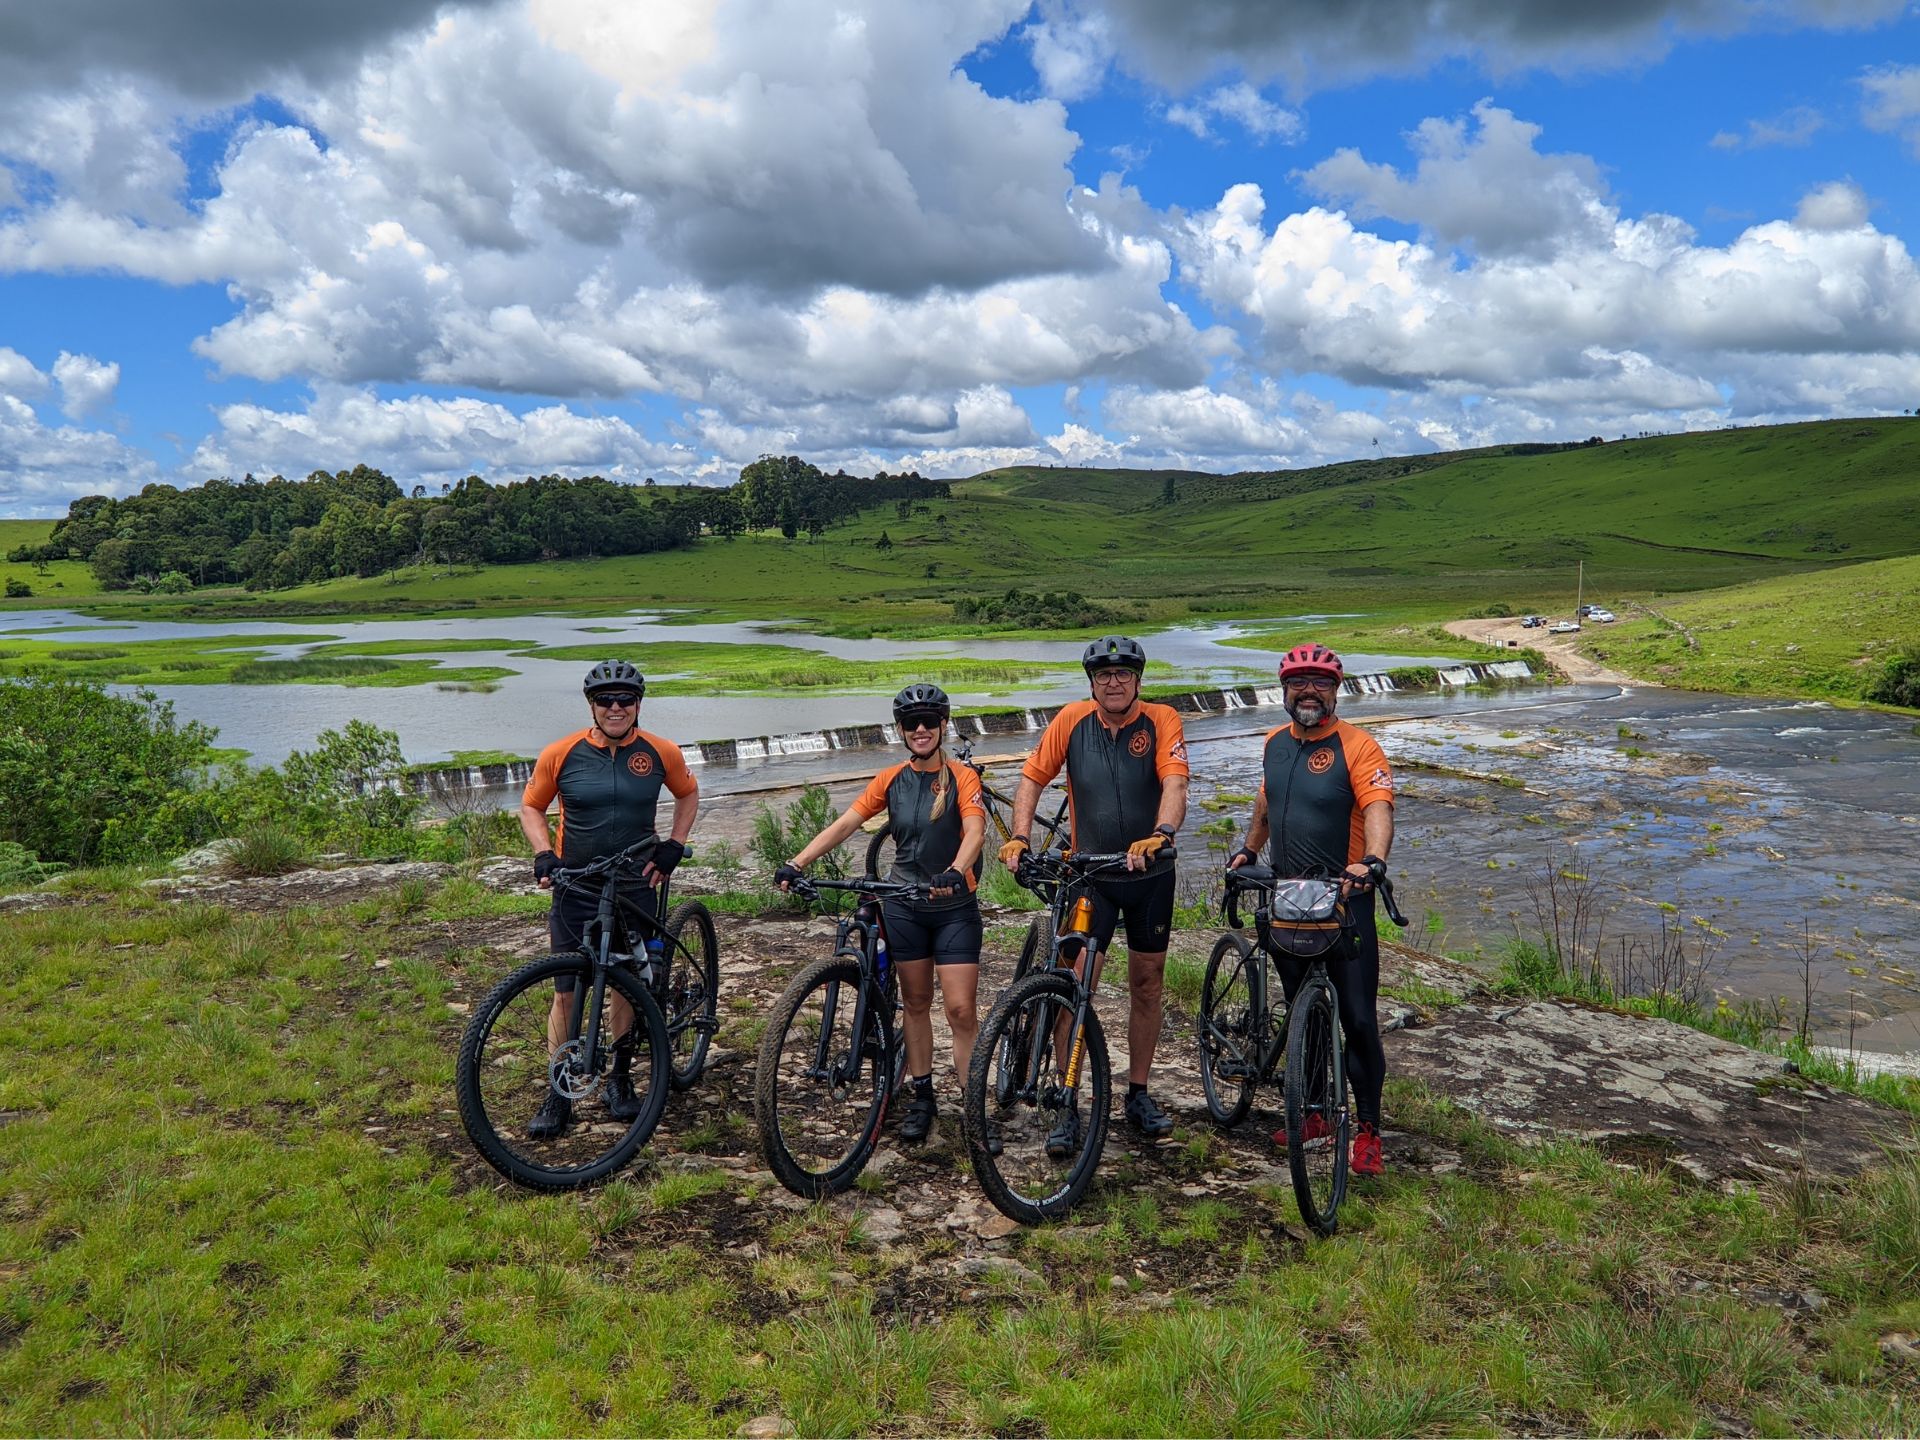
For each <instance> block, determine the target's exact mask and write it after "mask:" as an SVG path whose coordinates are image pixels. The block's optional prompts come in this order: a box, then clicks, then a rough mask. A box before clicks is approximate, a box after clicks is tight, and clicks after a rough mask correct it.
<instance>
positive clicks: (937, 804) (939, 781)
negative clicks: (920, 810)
mask: <svg viewBox="0 0 1920 1440" xmlns="http://www.w3.org/2000/svg"><path fill="white" fill-rule="evenodd" d="M933 758H934V759H935V760H936V761H938V762H939V765H940V768H939V769H938V770H936V771H934V772H933V808H932V809H931V810H929V811H928V812H927V818H928V819H929V820H938V819H939V818H940V817H941V816H942V815H944V814H946V813H947V796H948V793H949V792H950V791H951V790H952V789H953V771H952V769H951V768H950V767H949V766H948V764H947V742H946V741H945V740H944V739H942V740H941V742H940V743H939V745H937V746H936V747H935V748H934V752H933Z"/></svg>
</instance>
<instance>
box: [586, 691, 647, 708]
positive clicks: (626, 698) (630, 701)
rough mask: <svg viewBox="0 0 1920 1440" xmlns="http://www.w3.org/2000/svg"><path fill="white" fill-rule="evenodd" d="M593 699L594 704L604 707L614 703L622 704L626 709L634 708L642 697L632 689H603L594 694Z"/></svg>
mask: <svg viewBox="0 0 1920 1440" xmlns="http://www.w3.org/2000/svg"><path fill="white" fill-rule="evenodd" d="M592 699H593V703H594V704H596V705H598V706H600V707H602V708H603V709H604V708H607V707H609V706H613V705H618V706H621V707H622V708H624V709H632V708H633V707H634V706H635V705H638V704H639V703H640V697H639V696H638V695H636V694H634V693H633V691H631V690H602V691H600V692H599V693H598V694H596V695H594V696H593V697H592Z"/></svg>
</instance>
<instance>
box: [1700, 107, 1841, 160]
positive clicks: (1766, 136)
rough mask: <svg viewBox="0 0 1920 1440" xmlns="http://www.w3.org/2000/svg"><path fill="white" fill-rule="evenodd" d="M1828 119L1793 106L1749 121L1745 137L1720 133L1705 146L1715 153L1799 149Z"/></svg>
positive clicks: (1807, 142)
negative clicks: (1766, 117) (1716, 151)
mask: <svg viewBox="0 0 1920 1440" xmlns="http://www.w3.org/2000/svg"><path fill="white" fill-rule="evenodd" d="M1826 124H1827V118H1826V116H1824V115H1822V114H1821V113H1820V112H1819V111H1818V110H1815V109H1814V108H1813V107H1812V106H1810V105H1795V106H1793V107H1792V108H1791V109H1788V110H1783V111H1781V112H1780V113H1779V114H1778V115H1775V116H1773V117H1772V118H1770V119H1766V120H1749V121H1747V129H1746V133H1745V134H1741V133H1739V132H1737V131H1733V130H1722V131H1721V132H1720V133H1719V134H1717V135H1715V136H1714V137H1713V139H1712V140H1711V141H1709V142H1708V143H1709V144H1710V145H1712V146H1713V148H1714V149H1716V150H1765V149H1768V148H1770V147H1772V146H1787V147H1790V148H1794V149H1798V148H1800V147H1802V146H1805V145H1809V144H1811V143H1812V141H1813V137H1814V136H1815V135H1817V134H1819V133H1820V132H1821V131H1822V130H1824V129H1825V128H1826Z"/></svg>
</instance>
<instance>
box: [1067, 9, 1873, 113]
mask: <svg viewBox="0 0 1920 1440" xmlns="http://www.w3.org/2000/svg"><path fill="white" fill-rule="evenodd" d="M1059 7H1060V12H1061V18H1060V20H1059V21H1058V22H1056V23H1060V24H1071V23H1073V22H1074V19H1075V17H1084V16H1088V15H1095V14H1097V15H1101V16H1103V17H1105V19H1106V20H1107V22H1108V25H1109V31H1110V34H1111V37H1112V47H1113V52H1114V56H1115V60H1116V63H1118V64H1120V65H1122V66H1124V67H1125V68H1127V69H1129V70H1131V71H1133V72H1134V73H1136V74H1139V75H1142V76H1145V77H1146V78H1148V79H1150V80H1152V81H1154V82H1155V83H1157V84H1160V85H1163V86H1166V87H1168V88H1169V89H1171V90H1174V91H1176V92H1183V91H1185V90H1187V89H1189V88H1191V87H1192V86H1193V85H1195V84H1197V83H1199V82H1201V81H1203V80H1205V79H1206V78H1207V77H1209V76H1212V75H1215V74H1221V73H1230V72H1239V73H1241V74H1244V75H1246V76H1247V77H1248V78H1249V79H1252V80H1255V81H1264V80H1268V79H1281V80H1284V81H1286V82H1287V83H1288V84H1289V85H1291V86H1292V87H1293V88H1294V89H1295V90H1296V91H1300V92H1305V91H1307V90H1311V89H1314V88H1318V87H1322V86H1326V85H1331V84H1336V83H1339V82H1342V81H1346V80H1351V79H1354V78H1357V77H1361V76H1371V75H1378V74H1382V73H1396V72H1411V71H1418V70H1422V69H1425V68H1427V67H1428V66H1431V65H1433V64H1435V63H1437V62H1439V61H1442V60H1445V59H1450V58H1456V57H1466V58H1471V59H1475V60H1478V61H1480V62H1481V63H1483V64H1485V65H1487V66H1488V67H1489V68H1491V69H1493V70H1494V71H1496V72H1502V71H1508V70H1513V69H1518V68H1525V67H1531V66H1545V67H1550V68H1554V69H1562V70H1570V69H1577V68H1583V67H1591V66H1611V65H1617V64H1621V63H1624V62H1627V61H1630V60H1642V59H1646V58H1650V57H1654V56H1658V55H1660V54H1662V53H1664V52H1665V50H1666V49H1667V48H1668V46H1669V45H1670V44H1671V43H1672V41H1673V39H1674V38H1675V37H1677V36H1682V35H1722V34H1729V33H1734V32H1737V31H1741V30H1748V29H1756V28H1772V27H1785V26H1793V25H1800V26H1812V27H1819V28H1830V29H1837V28H1851V27H1856V26H1865V25H1873V24H1878V23H1882V22H1886V21H1891V20H1894V19H1896V18H1897V17H1898V16H1899V15H1900V14H1901V13H1902V12H1903V11H1904V9H1905V8H1906V0H1759V3H1755V0H1630V3H1626V4H1616V5H1591V4H1585V5H1569V4H1566V3H1564V0H1458V3H1453V4H1447V5H1436V4H1433V3H1431V0H1348V3H1343V4H1338V5H1276V4H1273V3H1271V0H1208V3H1206V4H1167V3H1165V0H1059Z"/></svg>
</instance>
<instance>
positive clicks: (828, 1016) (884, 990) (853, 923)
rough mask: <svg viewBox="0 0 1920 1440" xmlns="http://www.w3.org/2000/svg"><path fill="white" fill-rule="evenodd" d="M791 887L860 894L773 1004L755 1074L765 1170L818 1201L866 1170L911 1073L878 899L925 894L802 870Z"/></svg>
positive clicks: (806, 894) (809, 895)
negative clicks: (827, 950) (827, 944)
mask: <svg viewBox="0 0 1920 1440" xmlns="http://www.w3.org/2000/svg"><path fill="white" fill-rule="evenodd" d="M788 889H789V891H790V892H791V893H792V894H795V895H798V896H799V897H800V898H801V899H803V900H808V901H812V900H816V899H818V898H819V896H820V893H821V892H822V891H830V890H837V891H844V892H849V893H851V894H854V895H856V896H858V897H859V900H858V903H857V904H856V905H855V906H854V909H853V913H852V914H850V915H846V916H843V917H842V918H841V920H840V922H839V925H838V927H837V928H836V929H835V932H834V938H833V953H832V954H831V955H829V956H826V957H824V958H823V959H820V960H816V961H815V962H814V963H813V964H811V965H809V966H807V968H806V969H804V970H802V971H801V972H800V973H799V974H798V975H797V976H795V977H794V979H793V983H792V984H790V985H788V986H787V988H786V991H785V993H784V994H782V995H781V997H780V1001H779V1003H778V1004H777V1005H775V1006H774V1010H773V1014H772V1016H771V1017H769V1019H768V1021H767V1028H766V1032H765V1033H764V1034H763V1035H762V1036H761V1038H760V1055H759V1060H758V1063H757V1065H756V1067H755V1070H754V1077H753V1118H754V1120H755V1122H756V1123H757V1125H758V1126H759V1130H760V1150H761V1153H762V1154H764V1155H765V1156H766V1159H767V1168H768V1169H769V1170H771V1171H773V1173H774V1176H775V1178H776V1179H778V1180H779V1181H780V1183H781V1184H782V1185H784V1186H786V1187H787V1189H789V1190H791V1191H793V1193H794V1194H796V1195H802V1196H805V1197H806V1198H807V1199H809V1200H817V1199H819V1198H820V1197H821V1196H822V1195H834V1194H838V1193H839V1192H840V1191H842V1190H845V1189H846V1188H847V1187H848V1186H850V1185H852V1184H853V1182H854V1181H855V1180H856V1179H858V1178H859V1175H860V1172H861V1170H863V1169H864V1168H866V1164H867V1161H868V1160H869V1159H870V1158H871V1157H872V1155H873V1151H874V1147H875V1146H876V1145H878V1144H879V1141H880V1127H881V1125H882V1124H884V1123H885V1121H886V1118H887V1104H888V1102H889V1100H891V1098H892V1096H893V1092H894V1091H895V1090H896V1089H897V1088H898V1087H899V1084H900V1078H901V1076H902V1075H903V1074H904V1073H905V1071H906V1064H907V1051H906V1042H905V1039H904V1037H903V1035H902V1032H901V1029H900V1023H899V1020H900V982H899V977H898V976H897V975H896V974H895V973H894V968H893V957H892V954H891V952H890V950H889V947H888V944H887V925H886V915H885V912H884V911H883V909H882V905H881V902H882V901H884V900H893V899H901V900H924V899H926V898H927V893H928V891H927V887H926V886H924V885H907V884H902V883H899V882H896V881H892V880H878V879H875V878H874V877H872V876H867V877H866V878H864V879H859V880H831V879H818V880H815V879H810V878H808V877H806V876H802V877H800V878H799V879H797V880H794V881H792V882H790V883H789V885H788Z"/></svg>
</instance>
